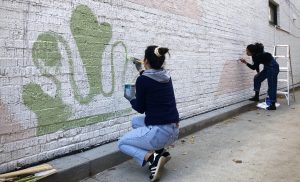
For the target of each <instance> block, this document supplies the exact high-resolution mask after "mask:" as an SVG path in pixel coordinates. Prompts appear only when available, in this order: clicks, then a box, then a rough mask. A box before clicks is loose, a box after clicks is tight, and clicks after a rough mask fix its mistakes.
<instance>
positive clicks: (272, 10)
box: [269, 1, 278, 25]
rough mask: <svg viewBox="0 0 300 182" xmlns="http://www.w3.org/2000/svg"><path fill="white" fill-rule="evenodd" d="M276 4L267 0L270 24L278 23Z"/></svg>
mask: <svg viewBox="0 0 300 182" xmlns="http://www.w3.org/2000/svg"><path fill="white" fill-rule="evenodd" d="M277 11H278V4H276V3H275V2H273V1H269V23H270V24H272V25H278V21H277Z"/></svg>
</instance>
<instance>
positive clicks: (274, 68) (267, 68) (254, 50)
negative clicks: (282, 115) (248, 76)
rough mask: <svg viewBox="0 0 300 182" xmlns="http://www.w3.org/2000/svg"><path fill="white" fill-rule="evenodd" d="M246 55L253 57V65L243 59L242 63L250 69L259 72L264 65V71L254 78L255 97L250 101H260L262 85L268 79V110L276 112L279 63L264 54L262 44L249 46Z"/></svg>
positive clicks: (269, 55) (266, 53)
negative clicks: (269, 102)
mask: <svg viewBox="0 0 300 182" xmlns="http://www.w3.org/2000/svg"><path fill="white" fill-rule="evenodd" d="M246 53H247V55H248V56H252V60H253V64H249V63H247V62H246V61H245V60H244V59H241V62H242V63H244V64H246V65H247V66H248V67H249V68H250V69H252V70H259V65H260V64H263V65H264V68H263V70H262V71H261V72H259V73H258V74H257V75H255V77H254V91H255V96H254V97H253V98H251V99H249V100H251V101H259V91H260V87H261V83H262V82H263V81H264V80H265V79H266V78H267V80H268V95H269V98H270V101H271V105H270V106H269V107H267V110H276V105H275V103H276V100H277V97H276V93H277V80H278V73H279V65H278V63H277V62H276V60H275V59H274V58H273V56H272V55H271V54H270V53H268V52H264V46H263V45H262V44H260V43H256V44H250V45H248V46H247V49H246Z"/></svg>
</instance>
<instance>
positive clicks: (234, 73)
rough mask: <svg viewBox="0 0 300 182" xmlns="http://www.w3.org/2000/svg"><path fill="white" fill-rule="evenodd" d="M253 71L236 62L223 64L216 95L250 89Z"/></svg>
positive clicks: (229, 61) (231, 61) (230, 61)
mask: <svg viewBox="0 0 300 182" xmlns="http://www.w3.org/2000/svg"><path fill="white" fill-rule="evenodd" d="M253 76H254V71H253V70H250V69H249V68H248V67H247V66H245V65H244V64H242V63H240V62H239V61H236V60H228V61H226V62H225V64H224V67H223V70H222V73H221V77H220V80H219V85H218V89H217V92H216V95H224V94H228V93H231V92H236V91H242V90H245V89H251V87H252V85H253Z"/></svg>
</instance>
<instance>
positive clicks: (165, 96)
mask: <svg viewBox="0 0 300 182" xmlns="http://www.w3.org/2000/svg"><path fill="white" fill-rule="evenodd" d="M135 86H136V98H135V99H133V100H131V101H130V103H131V105H132V108H133V109H134V110H136V111H137V112H139V113H141V114H142V113H145V115H146V118H145V124H146V126H148V125H163V124H170V123H177V122H178V121H179V114H178V111H177V108H176V101H175V95H174V90H173V84H172V79H171V77H170V75H169V74H168V72H167V71H166V70H164V69H160V70H155V69H149V70H145V71H144V72H143V73H142V74H141V75H140V76H139V77H138V78H137V80H136V83H135Z"/></svg>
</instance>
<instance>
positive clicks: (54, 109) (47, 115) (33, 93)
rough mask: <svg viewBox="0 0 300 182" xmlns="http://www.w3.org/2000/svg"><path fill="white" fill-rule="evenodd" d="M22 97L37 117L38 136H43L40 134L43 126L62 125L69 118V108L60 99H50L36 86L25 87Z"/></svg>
mask: <svg viewBox="0 0 300 182" xmlns="http://www.w3.org/2000/svg"><path fill="white" fill-rule="evenodd" d="M22 95H23V100H24V104H25V105H26V106H27V107H29V109H30V110H32V111H34V113H35V114H36V115H37V118H38V128H37V134H38V135H42V134H45V133H43V132H42V131H43V128H44V126H48V125H50V124H51V125H56V124H60V123H63V122H64V121H66V120H67V119H68V118H69V117H70V116H71V110H70V108H69V107H68V106H67V105H65V104H64V103H63V101H62V100H61V98H60V97H54V98H53V97H50V96H49V95H48V94H46V93H44V91H43V90H42V88H41V87H40V86H39V85H37V84H34V83H30V84H28V85H25V86H24V88H23V93H22Z"/></svg>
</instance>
